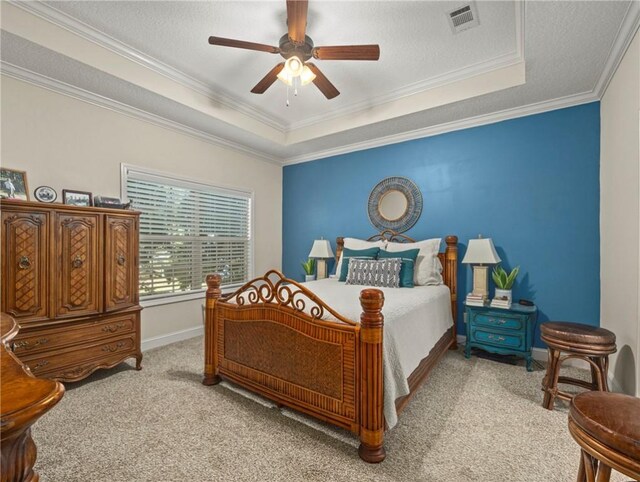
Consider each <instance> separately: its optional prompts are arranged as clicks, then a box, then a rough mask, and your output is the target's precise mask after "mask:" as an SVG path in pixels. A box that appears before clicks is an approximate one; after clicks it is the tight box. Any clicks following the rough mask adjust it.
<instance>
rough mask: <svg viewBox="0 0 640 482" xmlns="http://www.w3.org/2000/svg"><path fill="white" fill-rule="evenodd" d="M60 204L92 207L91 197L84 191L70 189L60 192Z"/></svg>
mask: <svg viewBox="0 0 640 482" xmlns="http://www.w3.org/2000/svg"><path fill="white" fill-rule="evenodd" d="M62 203H63V204H69V205H71V206H92V205H93V196H92V195H91V193H90V192H86V191H72V190H70V189H63V190H62Z"/></svg>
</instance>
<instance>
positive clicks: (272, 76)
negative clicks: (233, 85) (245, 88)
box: [251, 62, 284, 94]
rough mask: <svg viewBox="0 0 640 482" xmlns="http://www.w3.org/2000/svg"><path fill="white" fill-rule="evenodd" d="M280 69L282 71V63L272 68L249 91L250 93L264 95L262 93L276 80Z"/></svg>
mask: <svg viewBox="0 0 640 482" xmlns="http://www.w3.org/2000/svg"><path fill="white" fill-rule="evenodd" d="M282 69H284V62H280V63H279V64H278V65H276V66H275V67H274V68H272V69H271V70H270V71H269V73H268V74H267V75H265V76H264V77H263V78H262V80H261V81H260V82H258V83H257V84H256V86H255V87H254V88H253V89H251V92H253V93H254V94H264V92H265V91H266V90H267V89H268V88H269V87H271V85H272V84H273V83H274V82H275V81H276V80H277V79H278V74H279V73H280V71H281V70H282Z"/></svg>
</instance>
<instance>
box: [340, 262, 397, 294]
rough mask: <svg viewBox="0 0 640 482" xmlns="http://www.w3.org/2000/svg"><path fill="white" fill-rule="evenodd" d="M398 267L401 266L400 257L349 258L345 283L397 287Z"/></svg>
mask: <svg viewBox="0 0 640 482" xmlns="http://www.w3.org/2000/svg"><path fill="white" fill-rule="evenodd" d="M400 268H402V260H401V259H400V258H385V259H358V258H350V259H349V271H348V273H347V284H348V285H364V286H379V287H381V288H399V287H400Z"/></svg>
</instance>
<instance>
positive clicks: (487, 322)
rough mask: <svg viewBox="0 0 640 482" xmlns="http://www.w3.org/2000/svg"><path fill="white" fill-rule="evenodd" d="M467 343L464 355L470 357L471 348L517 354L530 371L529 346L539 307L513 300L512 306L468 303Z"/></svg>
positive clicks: (531, 341) (531, 368) (503, 353)
mask: <svg viewBox="0 0 640 482" xmlns="http://www.w3.org/2000/svg"><path fill="white" fill-rule="evenodd" d="M465 307H466V313H467V344H466V346H465V349H464V356H465V357H466V358H470V357H471V348H472V347H475V348H481V349H482V350H485V351H488V352H491V353H498V354H500V355H519V356H522V357H524V358H525V359H526V360H527V371H529V372H530V371H532V370H533V367H532V362H533V360H532V358H531V345H532V343H533V328H534V326H535V323H536V318H537V314H538V310H537V308H536V307H535V306H524V305H519V304H517V303H514V304H512V305H511V308H509V309H508V310H507V309H503V308H492V307H490V306H468V305H465Z"/></svg>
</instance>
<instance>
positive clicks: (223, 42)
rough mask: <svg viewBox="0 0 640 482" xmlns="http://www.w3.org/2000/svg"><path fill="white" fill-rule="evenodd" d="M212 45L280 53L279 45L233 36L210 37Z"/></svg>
mask: <svg viewBox="0 0 640 482" xmlns="http://www.w3.org/2000/svg"><path fill="white" fill-rule="evenodd" d="M209 43H210V44H211V45H220V46H222V47H235V48H237V49H247V50H258V51H259V52H269V53H270V54H278V53H280V49H279V48H278V47H273V46H272V45H265V44H257V43H254V42H245V41H244V40H234V39H232V38H223V37H209Z"/></svg>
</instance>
